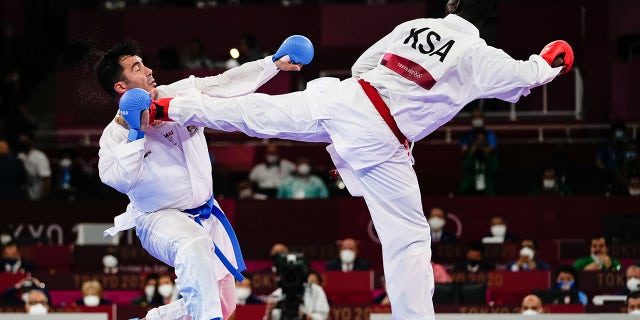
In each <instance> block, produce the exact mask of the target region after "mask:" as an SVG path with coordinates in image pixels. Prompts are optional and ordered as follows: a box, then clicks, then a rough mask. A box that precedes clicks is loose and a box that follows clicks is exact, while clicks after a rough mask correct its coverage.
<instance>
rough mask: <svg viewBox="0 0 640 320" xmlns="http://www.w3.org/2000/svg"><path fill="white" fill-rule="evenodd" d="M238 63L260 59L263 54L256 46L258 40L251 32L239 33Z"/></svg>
mask: <svg viewBox="0 0 640 320" xmlns="http://www.w3.org/2000/svg"><path fill="white" fill-rule="evenodd" d="M238 51H239V53H240V55H239V56H238V59H237V60H238V63H240V64H243V63H245V62H250V61H255V60H259V59H262V58H263V57H264V56H265V55H264V53H263V52H262V51H261V50H260V46H258V40H257V39H256V36H255V35H253V34H251V33H243V34H242V35H240V41H239V43H238Z"/></svg>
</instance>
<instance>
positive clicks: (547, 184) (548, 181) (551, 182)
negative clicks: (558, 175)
mask: <svg viewBox="0 0 640 320" xmlns="http://www.w3.org/2000/svg"><path fill="white" fill-rule="evenodd" d="M542 186H544V188H545V189H553V188H554V187H555V186H556V180H554V179H544V180H542Z"/></svg>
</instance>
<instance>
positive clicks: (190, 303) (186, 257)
mask: <svg viewBox="0 0 640 320" xmlns="http://www.w3.org/2000/svg"><path fill="white" fill-rule="evenodd" d="M135 222H136V234H137V235H138V238H140V241H141V243H142V247H143V248H145V249H146V250H147V252H149V254H151V255H152V256H153V257H155V258H157V259H158V260H160V261H162V262H164V263H166V264H168V265H170V266H172V267H175V273H176V275H177V280H176V287H177V288H178V290H179V293H180V295H182V298H181V299H179V300H177V301H174V302H172V303H170V304H167V305H164V306H161V307H158V308H154V309H152V310H150V311H149V312H148V313H147V315H146V318H147V320H176V319H193V320H210V319H213V318H216V317H223V318H224V319H227V318H229V317H230V316H231V314H232V313H233V311H234V310H235V280H234V278H233V276H232V275H231V274H230V273H226V275H224V274H220V272H218V274H216V272H214V270H215V268H216V263H220V262H219V261H216V259H218V258H217V257H216V256H215V254H214V252H213V249H214V244H213V240H214V239H215V240H216V241H219V240H222V239H221V238H222V235H220V233H221V232H225V231H224V229H223V227H222V226H221V225H220V226H217V224H220V222H219V221H218V220H217V219H216V218H215V217H213V216H212V217H210V218H209V219H206V220H203V221H202V226H200V225H199V224H197V223H196V222H195V221H194V220H193V219H192V218H191V217H190V216H189V215H187V214H186V213H184V212H181V211H178V210H174V209H168V210H161V211H157V212H153V213H149V214H144V215H141V216H139V217H137V218H136V221H135ZM214 230H215V231H216V232H215V233H214V232H213V231H214ZM222 241H224V240H222ZM217 243H218V242H217ZM225 255H227V253H225ZM227 258H229V259H233V260H232V261H235V259H234V258H233V256H232V255H231V256H230V255H227ZM217 267H218V270H220V269H219V266H217ZM220 293H222V294H220ZM218 297H219V298H220V300H219V299H218Z"/></svg>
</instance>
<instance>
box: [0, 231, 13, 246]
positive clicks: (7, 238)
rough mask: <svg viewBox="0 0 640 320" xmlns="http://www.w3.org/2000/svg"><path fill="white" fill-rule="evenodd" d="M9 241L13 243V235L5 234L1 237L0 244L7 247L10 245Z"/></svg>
mask: <svg viewBox="0 0 640 320" xmlns="http://www.w3.org/2000/svg"><path fill="white" fill-rule="evenodd" d="M9 241H11V235H8V234H3V235H1V236H0V242H1V243H2V244H3V245H5V244H7V243H9Z"/></svg>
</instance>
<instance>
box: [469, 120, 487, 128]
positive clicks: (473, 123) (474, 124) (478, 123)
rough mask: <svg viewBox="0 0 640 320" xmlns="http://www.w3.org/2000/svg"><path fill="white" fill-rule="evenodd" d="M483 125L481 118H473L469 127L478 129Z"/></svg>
mask: <svg viewBox="0 0 640 320" xmlns="http://www.w3.org/2000/svg"><path fill="white" fill-rule="evenodd" d="M483 125H484V121H483V120H482V118H475V119H473V120H471V126H472V127H474V128H480V127H482V126H483Z"/></svg>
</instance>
